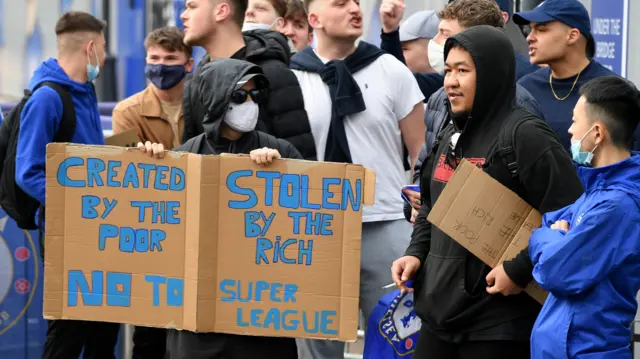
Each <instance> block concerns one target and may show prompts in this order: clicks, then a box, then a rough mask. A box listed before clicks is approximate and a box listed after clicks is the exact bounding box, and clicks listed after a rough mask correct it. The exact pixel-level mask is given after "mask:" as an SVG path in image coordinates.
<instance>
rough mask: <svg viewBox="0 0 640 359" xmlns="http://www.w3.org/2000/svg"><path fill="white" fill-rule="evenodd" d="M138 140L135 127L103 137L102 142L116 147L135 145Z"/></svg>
mask: <svg viewBox="0 0 640 359" xmlns="http://www.w3.org/2000/svg"><path fill="white" fill-rule="evenodd" d="M138 142H140V137H138V131H136V129H135V128H130V129H128V130H126V131H124V132H120V133H116V134H115V135H112V136H109V137H107V138H105V139H104V143H105V144H106V145H107V146H118V147H136V146H138Z"/></svg>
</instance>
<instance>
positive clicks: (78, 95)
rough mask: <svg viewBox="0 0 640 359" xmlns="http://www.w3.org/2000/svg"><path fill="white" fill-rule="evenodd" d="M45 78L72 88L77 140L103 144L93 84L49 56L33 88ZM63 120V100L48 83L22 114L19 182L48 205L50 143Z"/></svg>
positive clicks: (33, 97) (33, 82)
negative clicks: (77, 78)
mask: <svg viewBox="0 0 640 359" xmlns="http://www.w3.org/2000/svg"><path fill="white" fill-rule="evenodd" d="M45 81H51V82H55V83H58V84H60V85H62V86H66V87H67V88H69V92H70V94H71V97H72V98H73V104H74V105H75V111H76V132H75V135H74V136H73V140H72V142H73V143H81V144H87V145H103V144H104V135H103V134H102V124H101V123H100V113H99V112H98V100H97V97H96V94H95V91H94V90H93V88H92V86H91V85H90V84H89V83H78V82H75V81H73V80H71V79H70V78H69V76H67V74H66V73H65V72H64V70H62V68H61V67H60V65H58V61H57V60H55V59H49V60H47V61H45V62H43V63H42V64H41V65H40V66H39V67H38V68H37V69H36V71H35V72H34V73H33V77H32V78H31V82H30V83H29V89H30V90H31V91H33V89H34V88H35V87H36V86H38V85H39V84H41V83H42V82H45ZM61 120H62V99H61V98H60V96H59V95H58V93H57V92H56V91H55V90H54V89H52V88H50V87H47V86H43V87H41V88H39V89H38V90H37V91H35V92H34V93H33V95H32V96H31V97H30V98H29V101H27V103H26V104H25V106H24V108H23V109H22V114H21V116H20V132H19V135H18V151H17V154H16V183H17V184H18V186H20V188H22V190H23V191H25V192H26V193H27V194H28V195H30V196H31V197H33V198H35V199H37V200H38V202H40V203H41V204H45V189H46V178H45V163H46V154H47V150H46V148H47V144H49V143H50V142H52V141H53V137H54V136H55V134H56V132H58V127H59V125H60V121H61Z"/></svg>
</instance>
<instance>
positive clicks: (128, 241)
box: [98, 223, 167, 253]
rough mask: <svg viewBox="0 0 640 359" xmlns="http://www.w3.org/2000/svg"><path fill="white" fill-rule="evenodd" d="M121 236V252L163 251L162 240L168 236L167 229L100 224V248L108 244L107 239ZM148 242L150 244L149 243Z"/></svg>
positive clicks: (102, 248)
mask: <svg viewBox="0 0 640 359" xmlns="http://www.w3.org/2000/svg"><path fill="white" fill-rule="evenodd" d="M116 237H119V247H118V248H119V249H120V251H121V252H126V253H133V252H134V250H135V251H136V252H147V251H151V252H153V251H158V252H162V243H161V242H162V241H164V240H165V239H166V238H167V234H166V233H165V231H163V230H161V229H151V230H149V229H146V228H143V229H135V230H134V229H133V228H131V227H121V228H118V227H116V226H114V225H112V224H105V223H103V224H100V227H99V230H98V250H101V251H103V250H104V249H105V247H106V245H107V239H109V238H116ZM147 243H148V244H147Z"/></svg>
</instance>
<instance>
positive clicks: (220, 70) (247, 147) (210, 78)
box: [167, 59, 302, 359]
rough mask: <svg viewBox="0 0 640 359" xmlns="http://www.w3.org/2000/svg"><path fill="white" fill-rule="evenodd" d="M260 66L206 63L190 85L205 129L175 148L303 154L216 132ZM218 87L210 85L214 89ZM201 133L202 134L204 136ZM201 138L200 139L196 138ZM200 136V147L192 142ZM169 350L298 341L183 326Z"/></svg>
mask: <svg viewBox="0 0 640 359" xmlns="http://www.w3.org/2000/svg"><path fill="white" fill-rule="evenodd" d="M250 72H260V69H259V68H258V67H257V66H255V65H253V64H250V63H248V62H245V61H239V60H233V59H220V60H214V61H212V62H209V63H208V64H206V65H205V66H204V67H203V69H202V71H201V73H200V74H199V75H198V77H196V78H194V79H193V81H194V85H195V86H196V88H197V89H198V90H199V91H200V92H199V96H202V105H203V108H206V109H207V111H206V112H205V114H204V122H203V126H204V131H205V133H204V134H201V135H198V136H197V137H195V138H192V139H190V140H189V141H187V142H186V143H185V144H184V145H182V146H180V147H178V148H177V149H175V151H185V152H191V153H197V154H201V155H211V154H219V153H222V152H226V153H242V154H247V153H249V152H251V151H252V150H255V149H258V148H262V147H269V148H273V149H276V150H278V151H279V152H280V155H281V156H282V157H283V158H294V159H302V156H301V155H300V153H299V152H298V151H297V150H296V149H295V147H293V146H292V145H291V144H290V143H288V142H287V141H285V140H282V139H276V138H275V137H273V136H270V135H267V134H265V133H262V132H259V131H252V132H248V133H245V134H244V135H243V136H242V137H240V138H239V139H238V140H236V141H230V140H228V139H225V138H223V137H221V136H220V126H221V124H222V118H223V117H224V114H225V112H226V111H227V108H228V104H229V97H230V95H231V93H232V92H233V88H234V86H235V84H236V83H237V82H238V80H239V79H240V78H241V77H242V76H244V75H245V74H247V73H250ZM214 89H215V90H216V91H213V90H214ZM203 137H204V138H203ZM198 138H200V140H198ZM196 142H199V143H200V146H197V147H199V148H194V146H192V145H193V144H194V143H196ZM167 352H168V353H169V355H168V357H169V358H170V359H218V358H219V359H245V358H261V359H271V358H273V359H281V358H282V359H296V358H297V357H298V354H297V348H296V342H295V339H293V338H275V337H258V336H243V335H232V334H222V333H194V332H190V331H186V330H180V331H178V330H170V331H169V333H168V335H167Z"/></svg>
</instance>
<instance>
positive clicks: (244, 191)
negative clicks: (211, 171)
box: [227, 170, 258, 209]
mask: <svg viewBox="0 0 640 359" xmlns="http://www.w3.org/2000/svg"><path fill="white" fill-rule="evenodd" d="M252 175H253V171H251V170H241V171H235V172H231V173H230V174H229V176H227V188H229V191H231V193H235V194H238V195H241V196H246V197H248V198H247V199H246V200H244V201H234V200H230V201H229V208H231V209H250V208H253V207H255V206H256V204H258V197H257V196H256V193H255V192H254V191H253V190H252V189H250V188H242V187H240V186H238V184H237V181H238V179H239V178H242V177H250V176H252Z"/></svg>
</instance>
